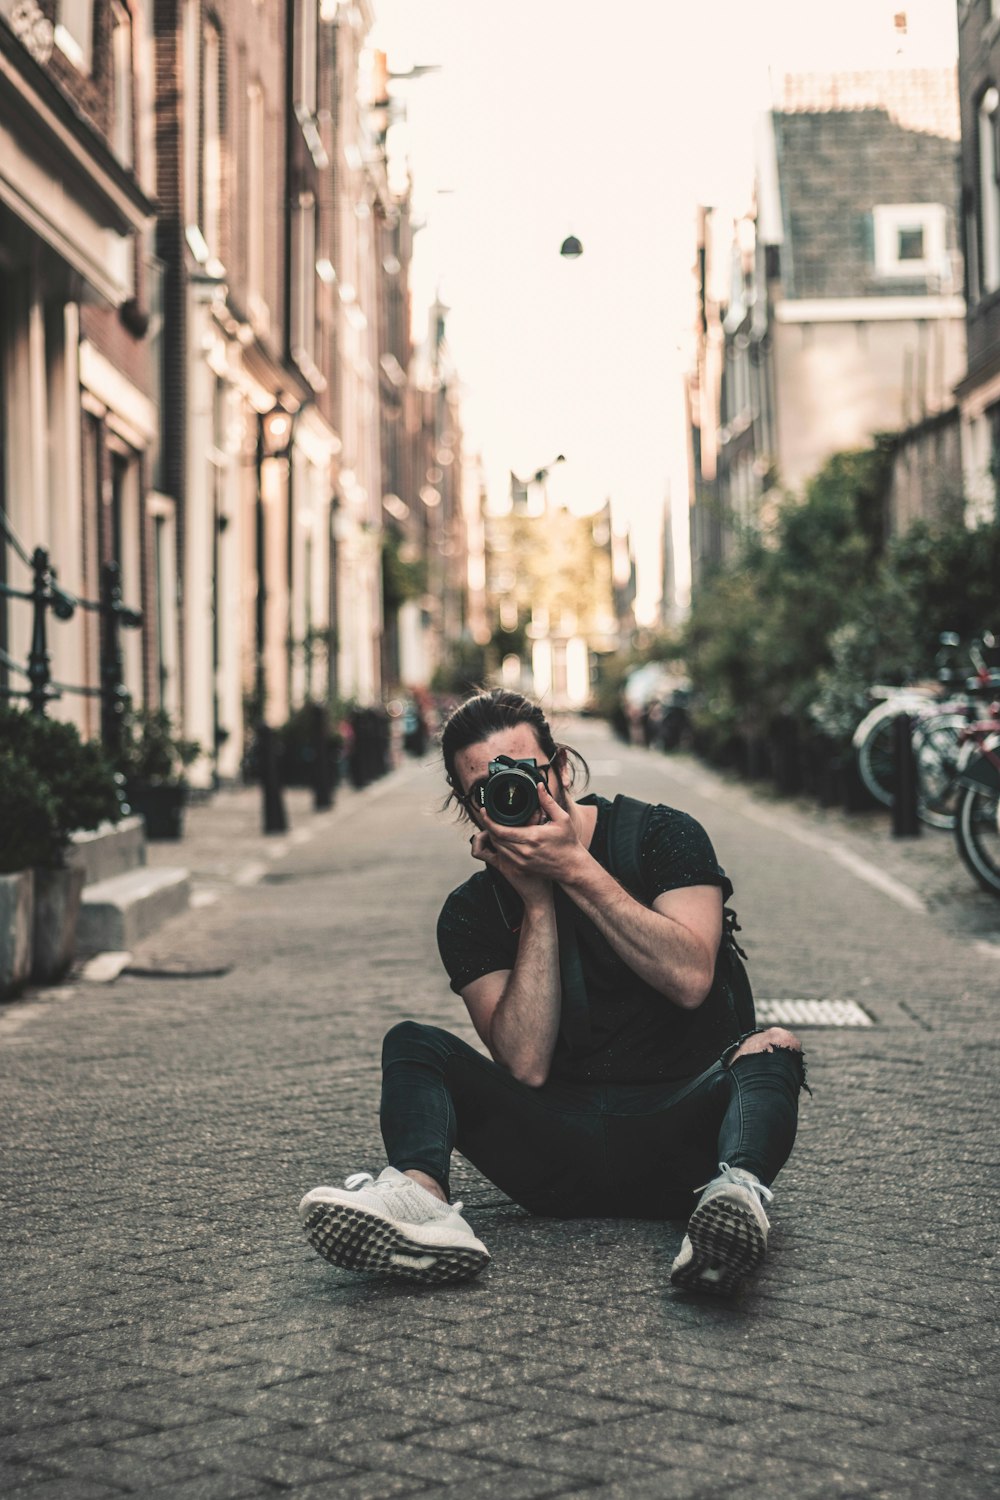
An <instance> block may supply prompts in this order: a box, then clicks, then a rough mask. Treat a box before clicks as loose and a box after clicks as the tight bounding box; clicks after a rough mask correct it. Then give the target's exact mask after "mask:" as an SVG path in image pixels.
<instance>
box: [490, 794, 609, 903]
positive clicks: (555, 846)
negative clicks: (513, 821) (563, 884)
mask: <svg viewBox="0 0 1000 1500" xmlns="http://www.w3.org/2000/svg"><path fill="white" fill-rule="evenodd" d="M538 808H539V815H538V820H537V821H535V822H531V823H525V824H523V825H522V826H521V827H519V828H509V827H506V826H504V825H502V824H500V823H494V822H493V820H492V818H490V817H488V816H487V815H486V813H485V812H483V813H482V814H481V818H482V823H483V827H484V828H485V829H486V830H487V832H488V833H489V836H490V842H491V843H492V844H494V845H495V846H496V848H497V849H499V850H500V851H501V852H502V853H503V854H504V855H505V856H506V857H507V859H509V860H510V862H511V864H513V865H514V866H515V868H516V869H518V870H523V871H524V873H525V874H530V875H540V876H544V877H545V879H547V880H556V881H564V880H568V879H570V878H571V876H572V873H573V871H574V870H575V869H577V868H578V867H579V863H580V859H581V857H584V858H585V857H586V850H585V849H584V847H583V845H582V844H581V843H580V839H579V836H578V834H577V831H576V825H575V824H574V822H573V819H572V818H571V817H570V815H569V813H568V812H567V811H566V809H565V808H564V807H560V805H559V803H558V802H557V801H556V800H555V798H554V797H553V796H551V794H550V793H549V789H548V787H547V786H546V785H545V784H544V782H539V784H538Z"/></svg>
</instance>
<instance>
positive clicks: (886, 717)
mask: <svg viewBox="0 0 1000 1500" xmlns="http://www.w3.org/2000/svg"><path fill="white" fill-rule="evenodd" d="M940 643H941V647H942V651H941V652H939V654H938V669H939V670H938V678H939V681H940V683H941V684H942V688H944V689H945V690H947V689H948V688H949V687H950V685H951V683H952V682H953V680H954V677H955V675H956V673H955V670H954V668H953V667H952V666H950V665H949V663H948V660H947V655H946V653H948V652H950V651H953V650H954V648H955V647H957V646H958V644H959V638H958V636H957V635H954V634H953V633H952V632H950V631H949V632H945V633H944V634H942V635H941V637H940ZM994 645H995V640H994V637H993V636H992V635H991V634H990V633H989V632H986V633H985V634H984V636H983V637H982V641H981V642H974V643H973V645H972V646H971V647H970V656H971V657H972V661H973V665H974V667H975V669H976V670H975V676H974V677H969V678H967V679H966V684H965V691H964V692H963V693H961V694H955V693H949V694H948V695H947V696H945V697H943V698H942V697H940V696H938V695H939V693H940V692H941V688H938V689H935V688H932V687H904V688H872V689H871V690H870V691H871V694H872V696H875V695H876V694H877V695H879V696H880V697H881V698H882V700H883V701H882V702H880V703H878V704H876V706H875V707H874V708H873V709H872V710H871V711H870V712H869V713H868V714H866V715H865V717H864V718H863V719H862V720H861V723H860V724H859V725H858V727H857V729H856V730H855V731H854V736H853V744H854V749H855V754H856V756H857V764H858V772H859V774H860V777H861V780H862V782H863V783H864V785H865V786H866V787H867V789H868V791H869V792H870V793H871V795H872V796H873V797H874V798H875V800H876V801H878V802H881V803H882V805H883V806H885V807H891V806H892V805H893V802H894V800H895V778H896V750H895V723H896V719H897V718H898V717H899V715H900V714H901V713H905V714H909V715H910V717H911V719H912V721H913V722H912V742H913V751H914V756H915V759H916V764H917V778H918V798H917V812H918V815H919V817H920V819H921V821H922V822H924V823H926V824H927V825H928V826H929V827H931V828H939V829H949V830H950V829H952V828H954V826H955V815H956V805H957V800H958V782H957V774H958V759H959V747H960V743H961V737H962V734H963V733H964V731H965V730H966V729H967V728H968V726H969V724H970V722H971V721H972V720H973V719H974V717H975V715H976V713H977V712H978V711H979V705H980V702H981V700H982V698H983V696H984V694H986V693H991V692H993V691H995V689H996V688H997V686H998V685H1000V674H997V673H996V672H995V670H994V669H992V668H990V667H988V666H987V665H986V663H985V661H984V659H983V655H982V647H984V646H985V647H987V648H991V647H993V646H994Z"/></svg>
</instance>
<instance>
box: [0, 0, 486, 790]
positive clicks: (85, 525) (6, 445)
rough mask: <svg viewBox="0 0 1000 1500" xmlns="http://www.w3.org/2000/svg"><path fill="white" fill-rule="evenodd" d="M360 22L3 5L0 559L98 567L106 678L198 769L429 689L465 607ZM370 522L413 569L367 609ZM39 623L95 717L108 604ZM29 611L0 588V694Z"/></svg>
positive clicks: (69, 707)
mask: <svg viewBox="0 0 1000 1500" xmlns="http://www.w3.org/2000/svg"><path fill="white" fill-rule="evenodd" d="M373 19H374V17H373V12H372V7H371V5H370V4H369V3H368V0H351V3H342V0H41V3H39V4H35V3H34V0H0V505H2V512H0V522H2V526H3V539H2V544H0V584H3V585H4V587H5V589H7V590H9V589H15V590H20V591H22V592H23V591H25V590H26V589H28V588H29V587H30V584H31V569H30V557H31V552H32V550H33V549H34V548H35V547H36V546H43V547H47V548H48V549H49V551H50V552H51V557H52V562H53V564H54V565H55V566H56V567H57V569H58V573H59V582H60V584H61V585H62V586H63V587H64V588H65V589H67V590H69V592H70V593H72V594H74V595H77V596H80V597H81V598H83V599H88V600H96V598H97V595H98V589H99V582H100V570H101V566H102V564H104V563H109V562H114V563H117V564H118V566H119V571H120V579H121V586H122V590H123V594H124V597H125V600H126V602H127V603H129V604H130V605H133V606H134V607H135V608H136V609H141V611H142V626H141V629H137V630H133V631H130V632H127V633H124V634H123V637H122V643H123V650H124V675H125V685H126V687H127V689H128V692H129V695H130V697H131V699H132V702H133V704H134V705H135V706H136V707H137V708H143V707H147V708H151V709H157V708H161V707H162V708H164V709H165V710H166V711H167V712H168V713H169V715H170V717H171V719H172V720H173V721H174V723H175V725H176V727H177V729H178V730H181V731H183V733H184V735H185V736H186V737H187V738H193V739H195V740H197V741H198V742H199V743H200V745H201V746H202V748H203V751H204V752H205V753H204V754H203V756H202V757H201V759H200V761H199V762H198V764H197V765H196V767H195V768H194V770H193V773H192V779H193V780H195V781H196V782H200V783H201V784H202V785H204V786H210V785H218V784H220V783H223V782H227V781H231V780H233V779H234V778H236V777H237V776H238V775H240V774H241V772H242V771H244V770H245V769H246V767H247V752H248V749H249V748H250V746H251V743H252V733H253V730H254V728H255V727H256V726H257V725H259V724H260V723H262V722H265V723H270V724H272V725H277V724H280V723H282V722H283V721H284V720H285V719H286V718H287V717H288V716H289V715H290V714H293V713H295V712H296V710H297V709H298V708H300V707H301V706H302V705H303V704H305V703H306V702H310V701H329V702H334V703H338V702H339V703H345V702H347V701H351V702H355V703H358V704H360V705H367V704H371V703H373V702H377V701H378V700H379V699H380V698H381V697H382V695H383V691H384V689H385V688H386V687H391V686H393V685H399V684H404V683H405V684H410V685H413V686H420V685H426V684H427V682H428V681H429V679H430V676H431V675H432V673H433V672H434V670H435V668H436V667H437V666H438V665H439V664H440V662H441V661H442V659H443V658H444V656H445V655H446V652H447V644H446V643H447V642H449V641H452V640H454V641H458V640H460V639H461V637H462V635H463V632H464V631H465V630H466V615H467V606H466V595H467V589H468V580H467V562H466V550H465V533H464V527H463V501H462V482H461V476H462V473H463V469H464V457H463V453H462V443H461V420H460V409H459V386H458V381H457V378H456V375H455V372H454V368H453V366H452V364H451V361H450V359H449V357H448V353H447V343H446V339H445V336H444V315H445V310H444V309H443V308H441V307H435V308H434V309H433V310H432V312H431V316H430V320H429V333H428V337H427V340H426V341H425V342H424V344H423V345H422V346H421V348H420V349H419V350H415V348H414V339H413V333H412V327H411V306H410V294H409V284H408V267H409V261H410V255H411V245H412V228H411V224H410V210H409V185H408V181H406V180H402V181H401V180H400V178H399V174H398V173H397V174H396V178H395V180H391V174H390V163H389V156H388V146H387V125H388V122H389V119H390V113H391V112H390V109H389V105H390V99H389V73H388V68H387V64H386V60H385V57H384V56H382V55H380V54H378V53H374V52H372V51H371V49H370V48H369V46H368V33H369V31H370V29H371V26H372V23H373ZM401 517H403V519H404V520H405V524H401ZM386 523H388V524H389V526H390V527H393V528H395V532H396V541H397V542H398V543H399V544H400V546H401V547H402V550H403V554H404V555H407V549H412V550H413V551H414V555H415V558H416V560H417V562H418V563H419V567H417V568H414V569H413V570H412V577H413V578H414V579H418V580H419V581H420V586H419V588H415V589H412V590H410V591H408V593H407V596H406V598H405V599H403V600H401V601H396V602H394V604H393V607H392V608H391V609H390V610H388V611H387V609H386V601H385V600H384V598H383V573H384V566H383V552H384V547H385V542H386ZM49 623H50V648H51V654H52V666H53V677H54V678H55V679H56V680H57V681H61V682H64V683H66V684H69V685H73V686H76V687H79V688H80V689H82V690H83V691H81V693H80V695H79V696H78V697H76V698H71V697H69V696H68V695H66V696H64V699H63V701H62V702H61V703H60V704H59V705H58V707H57V709H56V712H59V713H64V714H66V715H68V716H71V717H73V718H75V719H76V721H77V722H78V723H79V725H80V727H81V729H82V730H83V731H84V732H85V733H87V734H89V735H97V734H98V733H99V732H100V728H101V717H100V706H99V702H98V701H97V694H98V690H99V682H100V669H101V648H102V637H103V634H104V626H103V624H102V618H101V616H100V614H99V613H98V612H96V611H93V610H84V609H79V610H77V611H76V612H75V615H74V618H73V619H72V621H69V622H63V623H57V622H56V620H55V619H51V620H50V622H49ZM30 632H31V608H30V606H29V605H26V604H25V603H24V601H21V600H16V599H12V598H11V597H10V596H9V594H8V593H5V592H2V591H0V688H4V689H11V688H13V690H15V691H16V690H17V687H18V685H19V683H20V681H21V678H19V676H18V673H20V674H21V677H22V678H23V676H24V675H25V664H26V662H27V658H28V653H29V649H30ZM88 695H89V696H88Z"/></svg>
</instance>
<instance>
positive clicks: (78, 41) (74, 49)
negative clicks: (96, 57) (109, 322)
mask: <svg viewBox="0 0 1000 1500" xmlns="http://www.w3.org/2000/svg"><path fill="white" fill-rule="evenodd" d="M93 35H94V0H59V8H58V20H57V22H56V30H55V40H56V45H57V46H58V47H59V50H60V51H61V52H64V53H65V54H66V56H67V57H68V58H69V59H70V61H71V62H73V63H75V64H76V66H77V67H78V68H82V69H83V71H84V72H85V73H89V72H90V67H91V60H92V45H93Z"/></svg>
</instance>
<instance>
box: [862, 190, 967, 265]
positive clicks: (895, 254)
mask: <svg viewBox="0 0 1000 1500" xmlns="http://www.w3.org/2000/svg"><path fill="white" fill-rule="evenodd" d="M872 222H873V227H874V231H875V233H874V240H875V275H876V276H877V277H878V278H879V279H880V280H882V281H926V280H927V278H928V277H931V276H942V275H943V274H944V271H945V267H946V264H947V249H948V241H947V226H948V210H947V208H946V206H945V205H944V204H943V203H877V204H876V205H875V207H874V209H873V210H872ZM913 229H919V230H920V231H921V233H922V234H923V250H924V253H923V255H921V256H919V257H906V256H902V257H901V256H900V254H899V236H900V235H901V234H902V233H904V232H905V231H907V230H913Z"/></svg>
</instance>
